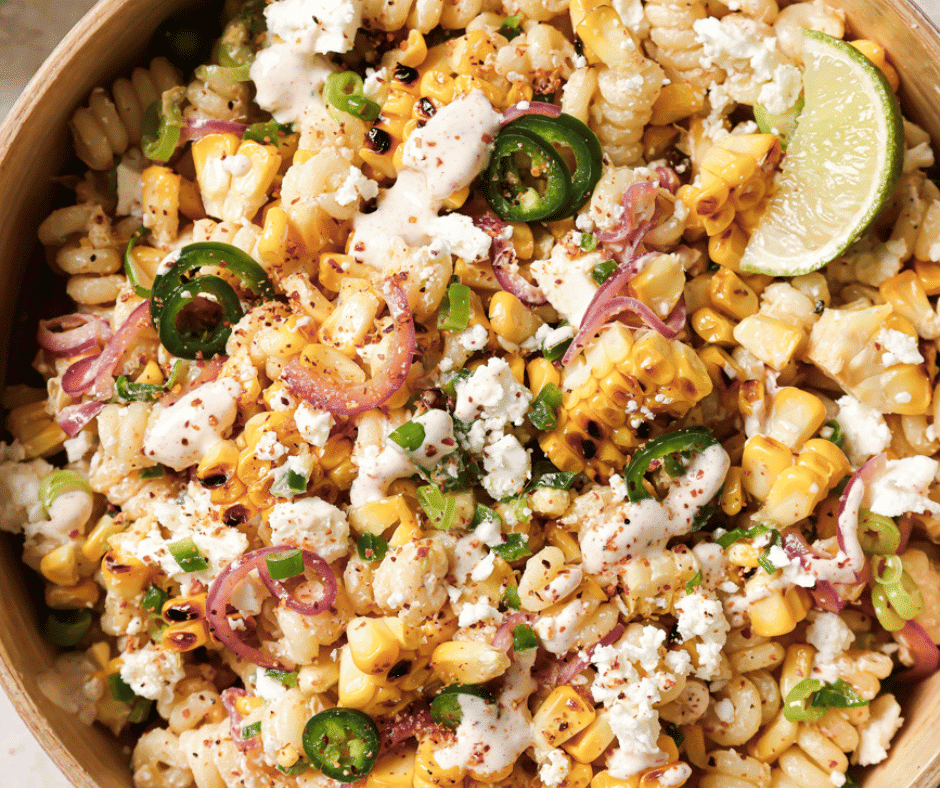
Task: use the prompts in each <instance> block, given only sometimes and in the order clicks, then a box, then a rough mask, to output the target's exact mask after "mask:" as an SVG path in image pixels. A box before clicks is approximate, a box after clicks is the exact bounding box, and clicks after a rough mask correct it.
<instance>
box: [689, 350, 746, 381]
mask: <svg viewBox="0 0 940 788" xmlns="http://www.w3.org/2000/svg"><path fill="white" fill-rule="evenodd" d="M698 357H699V358H700V359H701V360H702V362H703V363H704V364H705V368H706V369H707V370H708V376H709V377H710V378H711V379H712V383H714V384H715V385H716V386H725V385H727V381H734V380H743V379H744V377H745V374H744V370H743V369H742V368H741V366H740V365H739V364H738V362H737V361H735V360H734V359H733V358H732V357H731V356H730V355H729V354H728V353H727V352H726V351H725V350H724V349H723V348H720V347H718V345H703V346H702V347H701V348H699V351H698Z"/></svg>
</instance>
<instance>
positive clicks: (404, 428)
mask: <svg viewBox="0 0 940 788" xmlns="http://www.w3.org/2000/svg"><path fill="white" fill-rule="evenodd" d="M388 437H389V439H390V440H393V441H395V443H397V444H398V445H399V446H401V447H402V448H403V449H404V450H405V451H416V450H417V449H419V448H421V444H422V443H424V437H425V432H424V425H423V424H419V423H418V422H417V421H406V422H405V423H404V424H402V425H401V426H400V427H399V428H398V429H396V430H393V431H392V433H391V434H390V435H389V436H388Z"/></svg>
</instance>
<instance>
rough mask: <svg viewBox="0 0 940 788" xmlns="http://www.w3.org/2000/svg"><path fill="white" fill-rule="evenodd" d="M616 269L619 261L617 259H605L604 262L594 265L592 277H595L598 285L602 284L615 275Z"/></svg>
mask: <svg viewBox="0 0 940 788" xmlns="http://www.w3.org/2000/svg"><path fill="white" fill-rule="evenodd" d="M616 270H617V263H616V261H615V260H604V262H602V263H598V264H597V265H595V266H594V269H593V270H592V271H591V279H593V280H594V282H595V283H596V284H597V285H602V284H604V282H606V281H607V280H608V279H610V277H612V276H613V275H614V272H615V271H616Z"/></svg>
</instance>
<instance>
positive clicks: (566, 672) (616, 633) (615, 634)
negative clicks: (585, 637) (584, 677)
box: [555, 624, 626, 686]
mask: <svg viewBox="0 0 940 788" xmlns="http://www.w3.org/2000/svg"><path fill="white" fill-rule="evenodd" d="M625 631H626V627H625V626H624V625H623V624H617V625H616V626H614V628H613V629H612V630H610V632H608V633H607V634H606V635H604V637H602V638H601V639H600V640H598V641H597V643H595V644H594V645H593V646H591V647H590V648H589V649H588V650H587V651H582V652H580V653H579V654H578V655H577V656H575V657H574V658H573V659H571V660H569V661H568V662H565V663H564V664H563V665H562V666H561V670H559V671H558V675H557V677H556V678H555V685H556V686H560V685H562V684H570V683H571V682H572V681H573V680H574V677H575V676H577V675H578V674H579V673H580V672H581V671H582V670H584V669H585V668H586V667H587V666H588V665H590V664H591V657H593V656H594V652H595V650H596V649H597V648H598V646H609V645H611V644H612V643H616V642H617V641H618V640H620V638H621V636H622V635H623V633H624V632H625Z"/></svg>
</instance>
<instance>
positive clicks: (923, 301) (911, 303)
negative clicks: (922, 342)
mask: <svg viewBox="0 0 940 788" xmlns="http://www.w3.org/2000/svg"><path fill="white" fill-rule="evenodd" d="M878 292H879V293H881V297H882V298H884V300H885V301H887V302H888V303H889V304H891V306H892V307H894V310H895V312H897V313H898V314H899V315H901V316H902V317H904V318H907V320H909V321H910V322H911V324H913V326H914V327H915V328H916V329H917V333H918V334H920V335H921V336H922V337H923V338H924V339H936V338H937V337H938V336H940V320H938V318H937V313H936V312H934V310H933V308H932V307H931V305H930V301H928V300H927V292H926V291H925V290H924V286H923V284H921V281H920V279H919V278H918V276H917V273H916V272H915V271H912V270H911V269H907V270H904V271H901V273H899V274H897V275H896V276H892V277H891V278H890V279H888V280H887V281H885V282H883V283H882V285H881V286H880V287H879V288H878Z"/></svg>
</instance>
